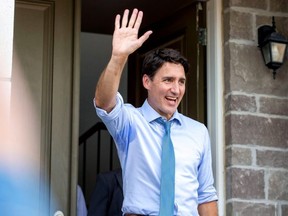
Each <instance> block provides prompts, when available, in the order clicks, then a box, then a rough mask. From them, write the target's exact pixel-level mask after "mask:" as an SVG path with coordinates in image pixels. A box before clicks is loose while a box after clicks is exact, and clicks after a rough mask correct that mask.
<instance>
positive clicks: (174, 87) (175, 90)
mask: <svg viewBox="0 0 288 216" xmlns="http://www.w3.org/2000/svg"><path fill="white" fill-rule="evenodd" d="M171 92H173V93H174V94H178V93H179V92H180V86H179V83H177V82H174V83H173V84H172V87H171Z"/></svg>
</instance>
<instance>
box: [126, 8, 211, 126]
mask: <svg viewBox="0 0 288 216" xmlns="http://www.w3.org/2000/svg"><path fill="white" fill-rule="evenodd" d="M205 8H206V3H205V2H202V3H199V2H198V3H197V2H194V3H191V4H190V5H189V6H187V7H185V8H183V9H182V10H180V11H178V12H177V13H176V14H174V15H172V16H170V17H167V18H165V20H162V21H161V22H159V23H155V24H153V25H151V26H149V28H147V29H143V30H142V32H145V31H146V30H150V29H151V30H152V31H153V34H152V35H151V36H150V38H149V39H148V41H146V42H145V43H144V44H143V46H142V47H141V48H140V49H139V50H138V51H136V52H135V53H134V54H133V55H132V56H131V57H130V59H129V65H128V66H129V68H128V100H129V102H130V103H132V104H133V105H135V106H140V105H142V103H143V101H144V99H145V98H146V90H145V89H144V87H143V86H142V77H141V67H142V60H143V58H144V55H145V53H147V52H149V51H150V50H151V49H155V48H160V47H161V48H163V47H169V48H174V49H177V50H179V51H180V52H181V53H182V54H183V55H184V56H185V57H186V58H187V59H188V61H189V63H190V72H189V73H188V74H187V75H186V76H187V85H186V93H185V95H184V97H183V100H182V102H181V104H180V106H179V111H180V112H181V113H183V114H185V115H187V116H189V117H191V118H194V119H196V120H198V121H200V122H203V123H206V87H205V86H206V78H205V73H206V71H205V60H204V59H205V50H206V47H205V46H202V45H201V44H200V43H199V42H198V39H199V37H198V35H199V32H200V30H201V29H205V27H206V23H205V17H206V10H205ZM141 86H142V87H141Z"/></svg>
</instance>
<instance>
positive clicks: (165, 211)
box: [159, 119, 175, 216]
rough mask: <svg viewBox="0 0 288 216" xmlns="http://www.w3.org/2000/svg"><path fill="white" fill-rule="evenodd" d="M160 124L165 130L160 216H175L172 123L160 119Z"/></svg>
mask: <svg viewBox="0 0 288 216" xmlns="http://www.w3.org/2000/svg"><path fill="white" fill-rule="evenodd" d="M160 122H161V124H163V126H164V128H165V134H164V137H163V139H162V156H161V187H160V211H159V216H173V215H174V196H175V188H174V187H175V186H174V185H175V155H174V148H173V144H172V140H171V138H170V127H171V122H169V121H163V120H162V119H160Z"/></svg>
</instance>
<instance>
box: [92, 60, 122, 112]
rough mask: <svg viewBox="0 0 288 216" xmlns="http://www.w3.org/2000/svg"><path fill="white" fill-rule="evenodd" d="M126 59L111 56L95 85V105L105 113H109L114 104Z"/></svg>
mask: <svg viewBox="0 0 288 216" xmlns="http://www.w3.org/2000/svg"><path fill="white" fill-rule="evenodd" d="M127 58H128V57H123V56H121V57H120V56H113V55H112V57H111V59H110V61H109V63H108V65H107V66H106V68H105V69H104V71H103V72H102V74H101V76H100V78H99V81H98V83H97V85H96V91H95V103H96V106H97V107H100V108H102V109H104V110H106V111H107V112H110V111H111V110H112V109H113V108H114V106H115V104H116V94H117V91H118V89H119V83H120V79H121V75H122V71H123V68H124V66H125V64H126V62H127Z"/></svg>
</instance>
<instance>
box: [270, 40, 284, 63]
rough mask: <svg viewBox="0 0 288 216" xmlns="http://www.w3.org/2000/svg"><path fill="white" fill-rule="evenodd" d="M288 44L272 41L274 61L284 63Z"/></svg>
mask: <svg viewBox="0 0 288 216" xmlns="http://www.w3.org/2000/svg"><path fill="white" fill-rule="evenodd" d="M285 50H286V44H283V43H277V42H271V54H272V61H273V62H278V63H282V62H283V59H284V55H285Z"/></svg>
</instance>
